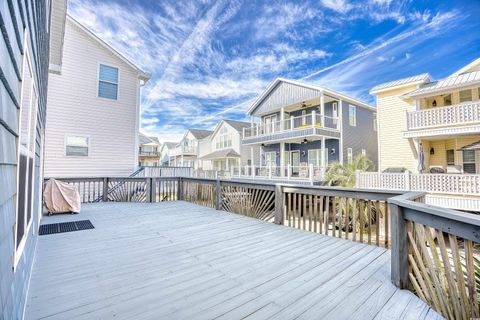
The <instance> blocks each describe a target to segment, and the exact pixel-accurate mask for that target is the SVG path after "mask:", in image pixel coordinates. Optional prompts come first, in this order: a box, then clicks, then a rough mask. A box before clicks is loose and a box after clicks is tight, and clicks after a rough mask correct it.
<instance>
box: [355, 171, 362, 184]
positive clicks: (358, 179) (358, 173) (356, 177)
mask: <svg viewBox="0 0 480 320" xmlns="http://www.w3.org/2000/svg"><path fill="white" fill-rule="evenodd" d="M355 188H362V183H361V181H360V170H355Z"/></svg>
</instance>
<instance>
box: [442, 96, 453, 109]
mask: <svg viewBox="0 0 480 320" xmlns="http://www.w3.org/2000/svg"><path fill="white" fill-rule="evenodd" d="M443 105H444V106H451V105H452V95H451V94H447V95H446V96H445V97H443Z"/></svg>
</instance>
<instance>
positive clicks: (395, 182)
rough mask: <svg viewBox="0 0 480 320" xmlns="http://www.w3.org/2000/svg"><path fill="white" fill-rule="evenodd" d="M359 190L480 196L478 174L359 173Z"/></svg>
mask: <svg viewBox="0 0 480 320" xmlns="http://www.w3.org/2000/svg"><path fill="white" fill-rule="evenodd" d="M356 186H357V188H362V189H385V190H399V191H402V190H403V191H425V192H428V193H438V194H456V195H478V196H480V175H478V174H450V173H449V174H433V173H418V174H416V173H410V172H405V173H379V172H357V179H356Z"/></svg>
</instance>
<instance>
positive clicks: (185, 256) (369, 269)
mask: <svg viewBox="0 0 480 320" xmlns="http://www.w3.org/2000/svg"><path fill="white" fill-rule="evenodd" d="M173 194H175V193H173ZM79 219H81V220H84V219H89V220H91V222H92V223H93V225H94V226H95V229H92V230H86V231H78V232H69V233H61V234H55V235H46V236H41V237H39V241H38V245H37V253H36V260H35V264H34V267H33V273H32V279H31V284H30V290H29V295H28V301H27V307H26V319H39V318H46V319H74V318H75V319H92V318H96V319H110V318H116V319H159V318H168V319H213V318H215V319H216V318H220V319H241V318H242V319H243V318H249V319H266V318H276V319H280V318H281V319H294V318H302V319H312V318H317V319H318V318H335V319H385V318H391V319H395V318H405V319H439V318H441V317H440V316H439V315H438V314H437V313H436V312H435V311H433V310H432V309H431V308H430V307H429V306H428V305H426V304H425V303H424V302H422V301H421V300H420V299H419V298H417V297H416V296H415V295H414V294H412V293H411V292H409V291H406V290H400V289H398V288H396V287H395V286H394V285H393V284H392V283H391V281H390V252H389V250H387V249H385V248H381V247H374V246H369V245H366V244H360V243H355V242H352V241H348V240H343V239H339V238H334V237H329V236H326V235H321V234H316V233H313V232H306V231H302V230H297V229H295V228H292V227H287V226H281V225H276V224H273V223H270V222H267V221H262V220H259V219H255V218H251V217H245V216H242V215H238V214H229V213H228V212H225V211H217V210H215V209H212V208H207V207H204V206H199V205H196V204H192V203H188V202H184V201H171V202H170V201H164V202H160V203H113V202H109V203H96V204H84V205H83V211H82V213H81V214H80V215H78V216H77V215H58V216H52V217H45V218H44V220H43V222H42V223H44V224H45V223H55V222H65V221H72V220H79Z"/></svg>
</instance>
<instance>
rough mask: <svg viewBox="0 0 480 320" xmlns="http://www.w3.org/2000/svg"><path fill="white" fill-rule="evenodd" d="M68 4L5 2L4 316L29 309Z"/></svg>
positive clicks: (1, 114)
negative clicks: (54, 73) (51, 92)
mask: <svg viewBox="0 0 480 320" xmlns="http://www.w3.org/2000/svg"><path fill="white" fill-rule="evenodd" d="M66 8H67V4H66V1H65V0H52V1H30V0H19V1H2V5H1V6H0V17H1V19H0V20H1V23H0V25H1V28H2V34H1V35H0V38H1V39H2V40H1V41H2V45H1V46H0V75H1V76H0V78H1V80H2V81H0V216H1V219H0V319H23V315H24V309H25V297H26V293H27V291H28V284H29V279H30V275H31V269H32V264H33V259H34V255H35V247H36V244H37V236H38V232H37V231H38V227H39V224H40V219H41V213H42V195H41V190H42V185H43V183H42V182H43V174H42V171H43V168H42V162H43V154H44V152H43V146H44V132H45V117H46V107H47V106H46V99H47V84H48V70H49V65H50V68H55V69H59V68H61V67H62V59H63V58H62V44H63V35H64V26H65V14H66ZM49 54H50V56H49Z"/></svg>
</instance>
